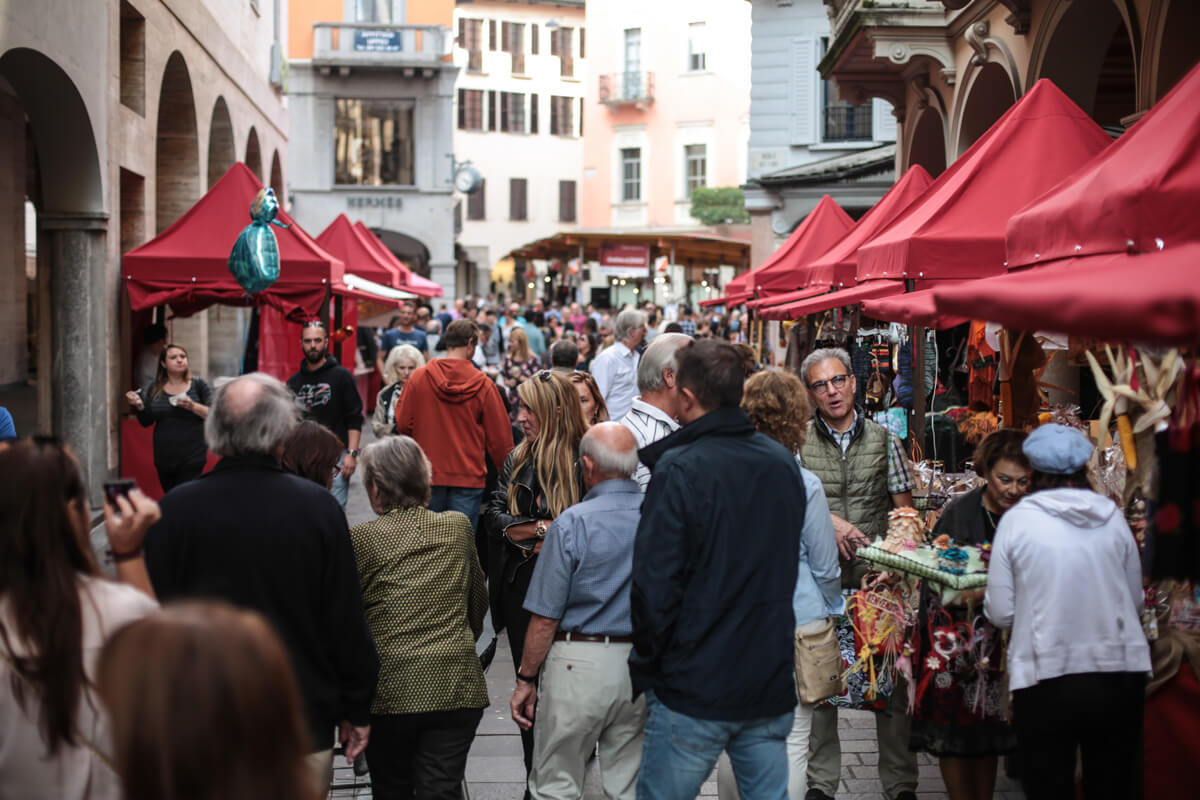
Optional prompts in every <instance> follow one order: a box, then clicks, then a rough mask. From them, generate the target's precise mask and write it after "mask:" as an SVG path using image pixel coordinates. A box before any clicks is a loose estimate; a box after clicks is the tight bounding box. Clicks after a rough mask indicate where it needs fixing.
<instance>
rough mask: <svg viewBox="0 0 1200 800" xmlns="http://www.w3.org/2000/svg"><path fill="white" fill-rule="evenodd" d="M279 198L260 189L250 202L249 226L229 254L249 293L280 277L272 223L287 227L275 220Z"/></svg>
mask: <svg viewBox="0 0 1200 800" xmlns="http://www.w3.org/2000/svg"><path fill="white" fill-rule="evenodd" d="M278 213H279V201H278V200H276V199H275V190H274V189H272V188H270V187H269V186H268V187H265V188H263V189H260V190H259V191H258V194H256V195H255V196H254V202H252V203H251V204H250V219H251V220H252V221H251V223H250V224H249V225H247V226H246V227H245V228H243V229H242V232H241V233H240V234H239V235H238V238H237V241H236V242H234V243H233V251H232V252H231V253H230V254H229V271H230V273H232V274H233V278H234V280H236V281H237V282H238V285H239V286H241V287H242V288H243V289H245V290H246V293H247V294H257V293H258V292H261V291H262V290H263V289H266V288H267V287H269V286H270V285H271V284H273V283H275V281H277V280H278V279H279V243H278V242H276V241H275V232H274V231H272V230H271V225H272V224H275V225H278V226H279V227H281V228H286V227H288V226H287V225H285V224H284V223H282V222H279V221H277V220H276V219H275V215H276V214H278Z"/></svg>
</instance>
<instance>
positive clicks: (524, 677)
mask: <svg viewBox="0 0 1200 800" xmlns="http://www.w3.org/2000/svg"><path fill="white" fill-rule="evenodd" d="M517 680H519V681H520V682H521V683H537V675H534V676H533V677H532V678H531V677H529V676H528V675H522V674H521V670H517Z"/></svg>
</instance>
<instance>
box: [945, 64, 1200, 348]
mask: <svg viewBox="0 0 1200 800" xmlns="http://www.w3.org/2000/svg"><path fill="white" fill-rule="evenodd" d="M1198 141H1200V66H1198V67H1195V68H1193V69H1192V71H1191V72H1189V73H1188V74H1187V76H1186V77H1184V78H1183V80H1181V81H1180V82H1179V84H1178V85H1177V86H1176V87H1175V88H1174V89H1172V90H1171V91H1170V92H1169V93H1168V94H1167V95H1166V96H1165V97H1163V99H1162V100H1160V101H1159V102H1158V103H1157V104H1156V105H1155V106H1154V107H1153V108H1152V109H1150V111H1149V112H1148V113H1147V114H1146V115H1145V116H1144V117H1142V119H1141V120H1139V121H1138V122H1137V124H1135V125H1134V126H1133V127H1132V128H1131V129H1130V130H1129V132H1128V133H1126V134H1125V135H1124V136H1122V137H1121V139H1120V140H1119V141H1117V142H1116V143H1115V144H1114V145H1113V146H1112V147H1110V148H1109V149H1108V150H1106V151H1105V152H1104V153H1103V154H1102V155H1100V156H1098V157H1097V158H1095V159H1094V160H1092V161H1091V162H1090V163H1088V164H1087V165H1086V166H1084V167H1083V168H1082V169H1081V170H1079V171H1078V172H1077V173H1076V174H1075V175H1074V176H1072V177H1071V178H1070V179H1069V180H1067V181H1065V182H1063V183H1061V184H1060V185H1058V186H1057V187H1055V188H1054V189H1053V190H1051V191H1049V192H1047V193H1046V194H1045V195H1043V196H1041V197H1040V198H1038V199H1037V200H1035V201H1034V202H1033V203H1031V204H1029V205H1028V206H1026V207H1025V208H1024V209H1022V210H1021V211H1020V212H1019V213H1018V214H1016V215H1015V216H1014V217H1013V218H1012V220H1011V221H1010V223H1009V226H1008V237H1007V241H1008V247H1009V254H1010V255H1009V266H1010V268H1013V269H1020V268H1022V267H1026V266H1030V265H1035V264H1045V266H1041V267H1038V268H1036V269H1025V270H1021V271H1019V272H1014V273H1012V274H1010V275H1006V276H1004V277H1003V278H994V279H989V280H987V281H978V282H975V283H974V284H969V285H964V286H959V287H954V288H947V289H939V290H938V291H937V292H936V294H935V299H936V302H937V305H938V308H939V309H941V310H943V311H946V312H949V313H964V310H965V309H976V311H975V312H974V313H976V315H978V309H980V308H985V309H986V311H985V312H983V313H984V315H986V317H987V318H988V319H989V320H992V321H994V322H1000V323H1003V324H1005V325H1012V326H1015V327H1024V328H1035V329H1051V330H1056V331H1058V332H1061V333H1073V334H1078V335H1082V336H1094V337H1097V338H1103V339H1128V340H1133V341H1147V340H1153V341H1164V342H1177V343H1191V344H1195V343H1196V342H1200V223H1198V222H1197V218H1196V198H1197V197H1200V148H1198V147H1197V146H1196V145H1197V142H1198ZM1052 259H1057V260H1056V261H1055V262H1054V263H1051V264H1046V262H1047V261H1050V260H1052Z"/></svg>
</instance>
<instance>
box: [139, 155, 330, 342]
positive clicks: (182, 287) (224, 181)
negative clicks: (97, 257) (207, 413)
mask: <svg viewBox="0 0 1200 800" xmlns="http://www.w3.org/2000/svg"><path fill="white" fill-rule="evenodd" d="M261 188H262V182H261V181H259V179H258V178H257V177H256V176H255V175H254V173H253V172H251V171H250V169H249V168H248V167H247V166H246V165H245V164H243V163H241V162H238V163H236V164H234V165H233V166H232V167H230V168H229V170H228V171H226V173H225V174H224V175H223V176H222V177H221V179H220V180H218V181H217V182H216V183H215V184H213V186H212V188H211V189H209V190H208V191H207V192H206V193H205V194H204V196H203V197H201V198H200V199H199V200H197V201H196V204H195V205H193V206H192V207H191V208H189V209H188V210H187V211H186V212H184V214H183V216H182V217H180V218H179V219H177V220H176V221H175V222H174V223H173V224H172V225H170V226H169V227H168V228H167V229H166V230H164V231H163V232H162V233H160V234H159V235H158V236H155V237H154V238H153V239H151V240H150V241H148V242H146V243H145V244H143V245H141V246H140V247H136V248H134V249H133V250H130V251H129V252H128V253H126V254H125V255H124V256H123V257H122V259H121V274H122V276H123V277H124V280H125V286H126V289H127V290H128V292H129V305H130V307H131V308H132V309H133V310H134V311H140V310H142V309H146V308H153V307H154V306H159V305H163V304H170V306H171V308H172V309H173V310H174V311H175V312H176V313H177V314H192V313H195V312H197V311H200V310H203V309H205V308H207V307H208V306H211V305H213V304H215V303H221V304H224V305H240V306H249V305H268V306H272V307H274V308H277V309H279V310H280V311H281V312H282V313H283V314H285V315H287V316H288V317H289V318H291V319H296V320H300V319H305V318H312V317H315V316H316V315H317V314H318V313H319V312H320V310H321V306H322V304H323V303H324V302H325V299H326V296H327V295H328V293H329V291H330V290H331V288H333V287H336V286H338V285H340V284H341V279H342V270H343V267H342V262H341V261H340V260H339V259H338V258H336V257H335V256H333V255H330V254H329V253H327V252H326V251H325V250H324V249H323V248H322V247H321V246H320V245H318V244H317V243H316V242H315V241H313V239H312V238H311V237H310V236H309V235H308V234H307V233H305V232H304V229H303V228H301V227H300V226H299V225H297V224H296V222H295V220H293V219H292V218H291V217H290V216H288V214H287V213H286V212H285V211H283V210H282V209H281V210H280V211H279V215H278V217H277V219H278V220H279V221H280V222H283V223H285V224H287V225H289V226H290V227H287V228H280V227H278V226H275V225H272V226H271V230H272V231H273V232H274V234H275V239H276V241H277V242H278V244H279V261H280V270H279V279H278V280H277V281H275V283H274V284H272V285H271V286H270V287H269V288H267V289H266V290H264V291H262V292H259V293H257V294H255V295H253V296H250V295H248V294H246V291H245V290H244V289H242V287H241V286H239V285H238V283H237V281H235V280H234V279H233V275H231V274H230V272H229V267H228V262H229V253H230V251H231V250H232V249H233V245H234V242H235V241H237V237H238V236H239V235H240V234H241V232H242V229H243V228H245V227H246V226H247V225H248V224H250V213H249V209H250V203H251V201H253V200H254V196H255V195H256V194H258V191H259V190H260V189H261Z"/></svg>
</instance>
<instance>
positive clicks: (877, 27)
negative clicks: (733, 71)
mask: <svg viewBox="0 0 1200 800" xmlns="http://www.w3.org/2000/svg"><path fill="white" fill-rule="evenodd" d="M826 6H827V8H828V12H829V16H830V22H831V27H832V32H831V43H830V47H829V50H828V51H827V52H826V53H825V55H824V57H823V58H822V59H821V61H820V62H819V64H818V69H819V70H820V72H821V75H822V76H823V77H824V78H826V79H830V80H833V81H834V82H835V83H836V84H837V85H838V87H839V90H840V91H841V93H842V95H843V96H846V97H849V98H851V99H853V100H855V102H864V101H866V100H868V99H870V98H873V97H878V98H883V99H886V100H887V101H888V102H890V103H892V104H893V105H894V106H895V107H896V109H897V111H898V113H897V118H898V119H899V120H900V123H901V125H900V132H899V136H898V141H897V148H896V169H897V171H902V170H904V169H907V167H908V166H910V165H912V164H921V165H923V166H924V167H925V168H926V169H927V170H929V172H930V174H932V175H937V174H938V173H940V172H941V171H942V170H943V169H945V167H946V166H947V165H948V164H951V163H953V162H954V160H955V159H957V158H958V157H959V156H960V155H962V154H963V152H965V151H966V150H967V149H968V148H969V147H970V146H971V145H972V144H973V143H974V142H975V140H976V139H978V138H979V137H980V136H981V135H982V134H983V133H984V132H985V131H986V130H987V129H988V128H989V127H990V126H991V125H992V124H993V123H994V122H995V121H996V120H997V119H999V117H1000V116H1001V115H1002V114H1003V113H1004V112H1005V111H1006V110H1007V109H1008V108H1009V107H1010V106H1011V105H1012V104H1013V103H1015V102H1016V99H1017V98H1018V97H1020V96H1021V95H1023V94H1024V93H1025V92H1027V91H1028V90H1029V89H1030V88H1032V87H1033V85H1034V84H1035V83H1036V82H1037V81H1038V80H1040V79H1042V78H1048V79H1050V80H1052V81H1054V83H1055V84H1057V85H1058V87H1059V88H1060V89H1062V90H1063V92H1065V93H1066V94H1067V96H1069V97H1070V98H1071V99H1072V100H1073V101H1074V102H1075V103H1076V104H1078V105H1079V106H1080V107H1081V108H1082V109H1083V110H1084V111H1085V112H1086V113H1087V114H1088V115H1089V116H1091V117H1092V118H1093V119H1094V120H1095V121H1096V122H1097V123H1099V124H1100V125H1101V126H1104V127H1106V128H1107V129H1108V130H1109V131H1110V132H1111V133H1113V134H1114V135H1119V134H1120V133H1121V132H1123V131H1124V130H1125V129H1126V128H1128V127H1129V125H1131V124H1133V123H1134V122H1136V121H1137V119H1139V118H1140V117H1141V115H1142V114H1144V113H1145V112H1146V110H1147V109H1149V108H1150V107H1151V106H1152V105H1153V104H1154V103H1155V101H1157V100H1158V99H1159V98H1160V97H1162V96H1163V95H1164V94H1165V93H1166V92H1167V91H1169V90H1170V88H1171V87H1172V86H1173V85H1174V84H1175V83H1176V82H1177V81H1178V80H1179V79H1180V78H1181V77H1182V76H1183V75H1184V74H1185V73H1186V72H1187V70H1188V69H1189V68H1190V67H1191V66H1192V65H1194V64H1195V63H1196V62H1197V60H1198V58H1200V40H1197V38H1196V36H1195V33H1196V31H1198V30H1200V4H1197V3H1195V2H1190V0H941V1H940V2H937V1H929V0H826Z"/></svg>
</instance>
